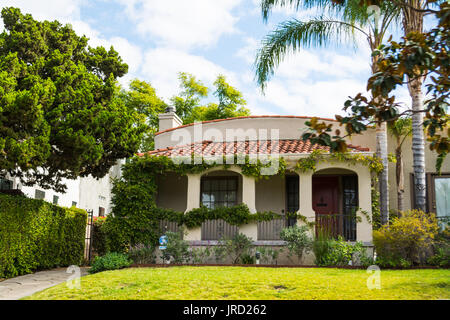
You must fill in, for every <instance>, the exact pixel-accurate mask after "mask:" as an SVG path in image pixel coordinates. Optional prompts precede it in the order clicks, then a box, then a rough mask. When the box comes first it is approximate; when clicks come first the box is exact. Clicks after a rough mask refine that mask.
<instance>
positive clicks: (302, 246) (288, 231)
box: [280, 226, 311, 261]
mask: <svg viewBox="0 0 450 320" xmlns="http://www.w3.org/2000/svg"><path fill="white" fill-rule="evenodd" d="M309 230H310V229H309V227H308V226H300V227H299V226H292V227H289V228H285V229H283V230H281V234H280V236H281V240H284V241H286V246H287V248H288V250H289V256H296V257H297V258H298V260H299V261H301V260H302V257H303V254H304V253H308V252H309V251H310V250H311V238H310V236H309Z"/></svg>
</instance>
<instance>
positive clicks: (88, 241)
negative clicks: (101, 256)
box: [84, 209, 94, 262]
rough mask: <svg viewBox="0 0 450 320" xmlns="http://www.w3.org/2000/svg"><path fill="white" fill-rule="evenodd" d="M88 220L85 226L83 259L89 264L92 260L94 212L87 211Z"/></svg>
mask: <svg viewBox="0 0 450 320" xmlns="http://www.w3.org/2000/svg"><path fill="white" fill-rule="evenodd" d="M87 214H88V220H87V225H86V237H85V241H84V243H85V245H84V258H85V259H86V261H88V262H91V258H92V233H93V230H94V210H92V209H91V210H87Z"/></svg>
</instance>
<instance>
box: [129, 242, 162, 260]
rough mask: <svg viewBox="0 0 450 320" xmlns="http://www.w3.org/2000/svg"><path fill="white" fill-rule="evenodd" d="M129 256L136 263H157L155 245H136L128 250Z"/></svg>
mask: <svg viewBox="0 0 450 320" xmlns="http://www.w3.org/2000/svg"><path fill="white" fill-rule="evenodd" d="M128 257H129V258H130V259H131V260H132V261H133V263H135V264H153V263H156V255H155V247H154V246H144V245H140V246H136V247H134V248H131V249H130V250H129V251H128Z"/></svg>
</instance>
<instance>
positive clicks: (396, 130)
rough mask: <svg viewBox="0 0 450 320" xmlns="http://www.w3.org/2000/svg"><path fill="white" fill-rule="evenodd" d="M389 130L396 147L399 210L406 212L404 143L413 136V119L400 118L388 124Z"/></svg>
mask: <svg viewBox="0 0 450 320" xmlns="http://www.w3.org/2000/svg"><path fill="white" fill-rule="evenodd" d="M388 130H389V132H390V133H391V134H392V135H393V136H394V138H395V141H396V146H395V160H396V162H395V178H396V182H397V210H398V211H399V212H402V211H404V210H405V197H404V193H405V176H404V171H403V150H402V146H403V143H404V142H405V141H406V138H407V137H410V136H411V131H412V126H411V118H405V117H404V118H399V119H397V120H396V121H392V122H389V123H388Z"/></svg>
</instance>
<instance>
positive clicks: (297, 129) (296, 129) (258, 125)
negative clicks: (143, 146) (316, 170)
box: [155, 116, 450, 209]
mask: <svg viewBox="0 0 450 320" xmlns="http://www.w3.org/2000/svg"><path fill="white" fill-rule="evenodd" d="M309 119H310V118H303V117H292V116H263V117H253V118H252V117H243V118H237V119H231V120H225V121H212V122H206V123H203V124H202V130H201V131H202V132H208V131H209V134H202V133H201V132H199V130H198V128H197V129H196V128H195V126H186V127H182V128H179V129H175V130H170V131H166V132H162V133H159V134H157V135H156V136H155V148H156V149H159V148H166V147H171V146H172V147H173V146H175V145H183V144H187V143H193V142H197V141H201V140H213V141H214V140H216V138H220V137H222V138H223V139H224V140H227V139H226V138H227V130H231V132H235V133H239V132H240V138H246V139H249V138H252V132H253V135H256V137H253V138H258V137H260V136H259V130H265V131H266V132H267V139H271V138H274V137H273V136H271V132H270V130H271V129H276V130H278V137H277V138H279V139H298V138H300V136H301V135H302V133H303V132H304V130H305V129H306V128H307V127H306V125H305V122H306V121H308V120H309ZM321 121H322V120H321ZM323 121H325V122H326V123H328V124H332V125H333V129H338V128H340V129H341V131H342V127H339V124H338V123H337V122H336V121H331V120H323ZM196 130H197V132H196ZM239 130H240V131H239ZM186 136H188V137H190V138H191V140H190V141H185V140H183V139H184V137H186ZM182 137H183V138H182ZM228 140H230V139H228ZM347 141H348V143H351V144H354V145H359V146H361V147H368V148H370V151H371V153H372V154H373V153H375V152H376V136H375V128H368V130H367V131H366V132H364V133H363V134H361V135H355V136H354V137H352V138H351V139H347ZM411 141H412V139H411V137H409V138H407V139H406V141H405V143H404V144H403V147H402V150H403V157H404V175H405V193H404V198H405V208H406V209H411V208H412V207H413V199H412V197H411V195H412V182H411V179H410V175H411V173H413V171H414V170H413V158H412V152H411ZM395 147H396V141H395V138H394V137H393V136H392V135H390V134H388V152H389V153H392V154H395ZM425 160H426V172H427V173H434V172H436V169H435V162H436V153H434V152H432V151H430V149H429V144H428V143H426V146H425ZM442 172H447V173H448V172H450V157H447V159H446V160H445V161H444V163H443V165H442ZM258 188H259V189H260V190H262V189H261V188H260V187H258ZM389 189H390V190H389V195H390V197H389V206H390V208H391V209H397V192H396V177H395V164H394V163H389ZM257 197H258V199H259V200H258V201H257V205H258V208H259V207H261V206H260V205H259V201H264V199H263V198H262V197H260V196H257ZM277 206H279V205H278V204H277Z"/></svg>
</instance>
